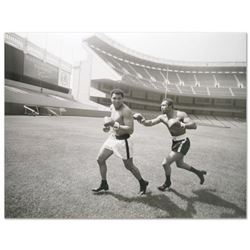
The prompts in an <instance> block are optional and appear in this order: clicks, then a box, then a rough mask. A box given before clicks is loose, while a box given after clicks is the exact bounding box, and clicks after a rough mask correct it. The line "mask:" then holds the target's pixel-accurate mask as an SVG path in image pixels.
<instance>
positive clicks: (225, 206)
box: [5, 116, 247, 219]
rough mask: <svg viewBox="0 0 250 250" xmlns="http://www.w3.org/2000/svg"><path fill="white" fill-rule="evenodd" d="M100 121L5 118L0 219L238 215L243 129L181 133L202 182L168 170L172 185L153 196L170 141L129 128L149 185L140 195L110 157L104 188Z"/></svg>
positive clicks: (164, 134) (158, 131)
mask: <svg viewBox="0 0 250 250" xmlns="http://www.w3.org/2000/svg"><path fill="white" fill-rule="evenodd" d="M102 121H103V120H102V119H101V118H87V117H27V116H6V117H5V217H6V218H83V219H90V218H95V219H101V218H105V219H107V218H112V219H131V218H137V219H145V218H152V219H154V218H200V219H202V218H245V217H246V155H247V147H246V144H247V139H246V136H247V126H246V123H239V125H238V126H237V127H236V126H233V127H231V128H230V129H225V128H224V129H223V128H217V127H206V126H199V127H198V129H197V130H196V131H188V135H189V138H190V140H191V149H190V151H189V153H188V155H187V157H186V162H187V163H189V164H191V165H192V166H194V167H197V168H199V169H204V170H207V172H208V175H207V177H206V181H205V183H204V185H202V186H201V185H200V184H199V180H198V178H197V177H195V176H194V175H192V174H191V173H189V172H187V171H185V170H181V169H177V168H176V166H174V165H173V167H172V180H173V181H172V182H173V184H172V188H171V190H170V191H166V192H160V191H158V190H157V186H158V185H160V184H162V183H163V181H164V172H163V169H162V166H161V162H162V159H163V157H164V156H165V155H166V154H167V153H168V152H169V150H170V145H171V139H170V136H169V134H168V131H167V129H166V128H165V127H164V126H163V125H158V126H155V127H152V128H146V127H143V126H141V125H139V124H137V123H136V125H135V133H134V135H133V140H134V146H135V157H134V162H135V165H136V166H137V167H138V168H139V169H140V171H141V173H142V175H143V177H144V178H145V179H146V180H148V181H149V182H150V184H149V188H148V193H147V195H146V196H143V197H139V196H138V195H137V192H138V190H139V185H138V183H137V181H136V180H135V179H134V177H133V176H132V175H131V174H130V173H129V172H128V171H127V170H126V169H125V168H124V166H123V164H122V162H121V161H120V160H119V159H118V158H116V157H115V156H113V157H111V158H110V159H109V160H108V162H107V163H108V181H109V186H110V191H109V192H107V193H105V194H97V195H95V194H92V192H91V189H92V188H94V187H97V186H98V185H99V184H100V176H99V169H98V166H97V163H96V160H95V158H96V155H97V153H98V150H99V148H100V146H101V145H102V143H103V142H104V140H105V138H106V137H107V134H105V133H103V132H102Z"/></svg>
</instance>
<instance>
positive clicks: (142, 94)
mask: <svg viewBox="0 0 250 250" xmlns="http://www.w3.org/2000/svg"><path fill="white" fill-rule="evenodd" d="M91 86H92V87H93V88H96V89H98V90H99V91H101V92H103V93H104V94H105V95H106V96H105V97H103V96H102V97H101V96H90V99H91V100H92V101H95V102H97V103H100V104H102V105H106V106H108V105H110V104H111V102H110V91H111V90H112V89H113V88H120V89H122V90H123V91H124V92H125V101H126V103H127V104H128V106H130V107H131V108H132V109H139V110H147V111H160V103H161V100H163V99H164V97H165V94H164V93H162V92H160V91H155V92H153V91H151V90H146V89H142V88H135V87H131V86H126V85H124V84H123V83H119V82H116V81H111V80H108V79H102V80H93V81H92V82H91ZM167 96H168V97H170V98H172V99H173V100H174V102H175V107H176V108H178V109H181V110H183V111H186V112H187V113H190V114H197V115H199V114H200V115H216V116H230V117H232V116H233V117H240V118H245V117H246V99H237V98H236V97H235V98H234V99H232V98H223V97H222V98H218V97H212V96H210V97H194V96H180V95H174V94H168V95H167Z"/></svg>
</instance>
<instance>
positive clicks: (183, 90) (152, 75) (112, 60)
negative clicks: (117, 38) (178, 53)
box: [86, 36, 246, 98]
mask: <svg viewBox="0 0 250 250" xmlns="http://www.w3.org/2000/svg"><path fill="white" fill-rule="evenodd" d="M86 43H87V44H88V46H89V47H90V48H91V49H92V50H93V51H94V52H95V53H96V54H97V55H98V56H100V57H101V58H102V59H103V60H104V61H105V62H106V63H107V64H108V65H109V66H111V67H112V68H113V69H114V70H115V71H116V72H117V73H118V74H120V75H121V76H122V79H123V81H124V83H125V84H129V83H128V82H129V81H131V83H132V85H141V86H142V87H145V88H149V89H150V88H151V89H152V90H155V89H157V90H161V91H163V92H165V91H166V87H165V86H166V83H170V84H168V85H167V88H168V91H169V92H170V93H174V94H176V95H181V94H184V95H191V96H213V95H214V96H215V97H217V96H220V97H223V96H225V97H226V98H227V97H229V96H232V97H237V96H238V94H239V97H242V92H243V91H242V90H239V91H237V90H236V91H234V92H232V91H231V90H230V88H245V87H246V69H245V68H244V67H243V68H242V66H241V67H238V69H237V67H232V66H230V67H221V66H218V67H215V66H213V67H200V66H199V67H194V66H189V67H188V66H185V67H184V66H176V65H166V64H165V65H164V64H162V63H155V62H153V61H148V60H147V59H145V56H144V58H143V59H141V58H139V57H135V56H132V55H131V54H129V53H127V52H123V51H122V50H121V49H118V48H116V47H115V46H112V45H110V44H108V43H107V42H106V41H103V40H102V39H100V38H99V37H96V36H93V37H91V38H89V39H87V40H86ZM126 50H128V49H126ZM242 70H243V71H242ZM215 88H216V89H215ZM221 88H226V89H227V90H225V89H221ZM210 89H211V90H210Z"/></svg>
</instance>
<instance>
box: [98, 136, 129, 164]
mask: <svg viewBox="0 0 250 250" xmlns="http://www.w3.org/2000/svg"><path fill="white" fill-rule="evenodd" d="M128 137H129V135H122V136H115V135H114V134H111V135H110V136H109V137H108V139H107V140H106V141H105V142H104V144H103V145H102V147H101V150H103V149H104V148H106V149H109V150H111V151H113V153H114V154H115V155H116V156H117V157H119V158H121V159H123V160H127V159H130V158H132V157H133V141H132V139H131V138H128Z"/></svg>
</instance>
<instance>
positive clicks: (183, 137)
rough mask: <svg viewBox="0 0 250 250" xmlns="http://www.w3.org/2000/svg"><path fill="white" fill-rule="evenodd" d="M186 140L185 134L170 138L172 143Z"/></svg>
mask: <svg viewBox="0 0 250 250" xmlns="http://www.w3.org/2000/svg"><path fill="white" fill-rule="evenodd" d="M186 138H187V135H186V134H183V135H178V136H173V137H172V139H173V141H181V140H185V139H186Z"/></svg>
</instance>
